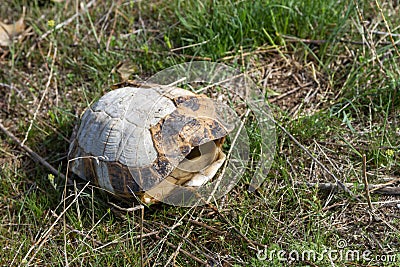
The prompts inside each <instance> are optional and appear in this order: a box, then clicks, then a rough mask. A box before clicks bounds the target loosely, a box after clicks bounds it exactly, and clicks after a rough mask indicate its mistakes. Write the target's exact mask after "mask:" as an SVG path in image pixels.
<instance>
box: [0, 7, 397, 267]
mask: <svg viewBox="0 0 400 267" xmlns="http://www.w3.org/2000/svg"><path fill="white" fill-rule="evenodd" d="M3 2H4V3H5V4H2V5H1V7H0V21H1V22H3V23H4V24H0V44H1V43H2V42H3V43H4V42H6V44H5V45H2V46H0V122H1V124H2V125H3V127H4V129H5V130H7V131H8V132H9V134H7V133H6V132H5V131H4V130H3V131H1V132H0V141H1V143H0V144H1V145H0V166H1V167H0V168H1V169H0V170H1V171H0V187H1V188H2V190H0V218H1V224H0V243H1V244H2V246H1V248H0V265H1V266H14V265H29V266H30V265H38V266H60V265H64V266H67V265H68V266H77V265H85V266H88V265H90V266H98V265H100V266H110V265H113V266H203V265H207V266H278V265H281V266H282V265H283V266H399V265H400V251H399V250H398V247H399V245H400V244H399V241H398V240H399V237H400V233H399V226H400V225H399V218H400V216H399V208H400V199H399V195H400V189H399V182H400V164H399V151H400V141H399V140H400V125H399V119H400V115H399V111H400V97H399V96H400V94H399V92H398V88H399V85H400V68H399V67H400V65H399V63H398V62H399V58H400V53H399V46H398V40H399V37H400V34H399V33H398V25H399V22H400V20H399V18H398V16H396V14H397V13H398V12H399V8H400V7H399V6H398V4H397V1H374V2H368V1H367V2H363V1H334V0H328V1H317V0H316V1H289V0H285V1H266V0H259V1H247V0H246V1H226V0H219V1H198V0H190V1H178V0H176V1H156V0H155V1H153V0H152V1H122V0H120V1H96V0H92V1H78V0H77V1H71V0H65V1H50V0H49V1H46V0H43V1H39V0H35V1H25V0H19V1H7V0H6V1H3ZM21 16H23V17H24V23H25V24H24V25H25V27H23V28H22V29H21V30H19V29H15V30H16V32H15V35H16V36H14V38H13V39H12V41H10V39H9V36H8V34H6V35H4V34H3V35H2V34H1V33H2V32H3V33H4V28H5V27H4V25H11V24H13V23H14V22H16V21H17V20H18V19H19V18H20V17H21ZM1 25H3V26H1ZM194 60H203V61H210V62H218V63H224V64H226V65H228V66H231V67H234V68H237V69H239V70H240V71H241V72H243V73H246V74H247V75H249V76H250V77H251V78H252V80H253V81H254V82H255V83H256V84H257V85H258V86H259V88H260V92H263V93H264V95H265V97H266V100H267V101H268V103H269V107H270V109H271V112H272V114H273V116H274V120H275V121H276V124H275V130H276V140H277V143H276V147H275V149H276V153H275V155H274V160H273V162H272V166H271V169H270V171H269V172H268V173H267V174H265V177H264V178H265V181H264V183H263V184H262V186H261V187H260V188H258V189H257V190H256V191H255V192H250V191H248V190H247V189H248V185H249V180H250V177H251V175H252V171H251V170H249V171H247V172H246V174H245V175H244V177H243V178H242V179H241V180H240V181H239V182H238V184H237V185H236V186H235V187H234V188H233V190H232V191H230V192H229V193H228V194H226V195H225V196H224V197H223V198H221V199H219V200H217V201H215V202H212V203H211V204H209V205H205V206H200V207H191V208H183V207H175V206H171V205H166V204H159V205H152V206H149V207H145V209H144V210H143V211H144V213H143V214H142V210H141V209H134V208H131V204H130V203H129V204H127V203H126V202H122V201H121V200H119V199H116V198H114V197H112V196H109V195H107V194H104V193H103V192H102V190H101V189H98V188H96V187H95V186H93V185H92V184H87V183H86V182H85V181H82V180H80V179H77V178H74V177H71V174H70V173H68V172H67V164H68V159H67V153H68V148H69V143H70V137H71V135H72V133H73V129H74V127H75V125H77V124H79V118H80V115H81V114H82V112H83V111H84V109H85V108H86V107H88V106H89V105H90V104H91V103H93V102H94V101H96V100H97V99H98V98H99V97H101V96H102V95H103V94H104V93H106V92H107V91H109V90H112V89H111V86H112V85H113V84H116V83H119V82H121V81H123V80H124V79H127V78H129V79H133V80H137V81H140V80H146V79H147V78H148V77H150V76H151V75H153V74H155V73H157V72H158V71H161V70H163V69H165V68H167V67H169V66H173V65H175V64H179V63H183V62H190V61H194ZM246 127H249V128H248V130H249V131H248V132H249V133H254V134H250V141H251V148H252V149H253V150H252V151H253V153H252V154H251V156H252V157H253V159H254V161H257V159H260V157H261V155H259V154H257V153H259V151H260V149H259V145H260V143H261V142H262V140H260V139H259V137H258V136H257V133H258V132H257V129H254V128H252V127H254V125H253V126H252V125H247V126H246ZM10 134H13V135H15V136H16V137H17V138H18V139H19V140H20V144H18V143H17V142H15V141H14V140H13V139H12V138H11V137H10ZM21 143H23V144H24V145H26V147H29V148H30V149H31V150H32V151H34V152H36V153H37V154H38V155H39V156H41V157H42V158H43V159H44V160H46V161H47V162H48V163H49V164H50V165H52V166H53V167H54V168H55V169H56V170H58V172H59V173H60V175H59V176H58V175H54V174H52V173H51V171H50V170H49V168H47V167H45V166H44V165H43V164H42V163H39V162H37V161H35V159H33V158H32V156H30V155H29V154H27V153H26V150H24V149H23V148H22V147H21ZM261 158H262V157H261ZM63 175H64V176H65V175H66V176H67V178H68V182H67V183H66V182H65V181H66V180H64V179H62V177H64V176H63ZM365 183H368V184H369V185H370V190H368V191H370V192H369V194H370V197H368V196H367V191H366V190H365ZM322 185H326V186H327V187H329V188H328V190H326V188H325V189H324V188H323V187H322ZM340 185H343V187H341V186H340ZM383 187H384V189H382V188H383ZM332 188H333V189H334V190H329V189H332ZM136 205H137V203H136Z"/></svg>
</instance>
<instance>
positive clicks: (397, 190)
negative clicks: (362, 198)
mask: <svg viewBox="0 0 400 267" xmlns="http://www.w3.org/2000/svg"><path fill="white" fill-rule="evenodd" d="M304 185H305V186H307V187H309V188H311V187H317V188H318V190H320V191H324V192H330V191H337V190H339V189H341V187H340V186H338V184H336V183H304V182H297V183H295V186H296V187H303V186H304ZM344 185H345V186H346V187H347V188H356V186H355V185H354V184H352V183H345V184H344ZM360 189H361V188H360ZM364 190H365V188H364ZM368 191H369V192H370V193H373V194H380V195H392V196H396V195H397V196H398V195H400V187H395V186H387V185H386V184H368Z"/></svg>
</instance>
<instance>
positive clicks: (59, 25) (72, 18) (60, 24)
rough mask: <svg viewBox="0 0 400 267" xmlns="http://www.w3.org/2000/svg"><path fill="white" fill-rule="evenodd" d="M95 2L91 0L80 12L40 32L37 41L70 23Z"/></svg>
mask: <svg viewBox="0 0 400 267" xmlns="http://www.w3.org/2000/svg"><path fill="white" fill-rule="evenodd" d="M95 3H96V0H92V1H90V2H89V3H87V5H86V8H85V9H83V10H82V11H81V12H80V13H75V14H74V15H73V16H71V17H70V18H69V19H67V20H65V21H63V22H61V23H59V24H57V25H56V26H55V27H54V28H53V29H51V30H48V31H47V32H45V33H44V34H42V36H40V37H39V40H38V41H41V40H43V39H44V38H46V37H47V36H48V35H49V34H51V33H52V32H54V31H56V30H58V29H61V28H63V27H64V26H66V25H68V24H70V23H71V22H73V21H74V19H75V18H76V17H78V16H80V15H81V14H83V13H84V12H86V10H87V9H88V8H90V7H92V6H93V5H94V4H95Z"/></svg>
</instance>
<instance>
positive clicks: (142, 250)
mask: <svg viewBox="0 0 400 267" xmlns="http://www.w3.org/2000/svg"><path fill="white" fill-rule="evenodd" d="M140 206H141V211H142V212H141V217H140V266H141V267H143V266H144V265H143V264H144V256H143V255H144V246H143V221H144V206H143V205H140Z"/></svg>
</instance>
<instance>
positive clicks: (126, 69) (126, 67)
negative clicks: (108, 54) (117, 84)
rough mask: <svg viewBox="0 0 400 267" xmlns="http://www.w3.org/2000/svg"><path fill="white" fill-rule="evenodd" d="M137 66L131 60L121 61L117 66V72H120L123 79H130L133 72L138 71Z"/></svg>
mask: <svg viewBox="0 0 400 267" xmlns="http://www.w3.org/2000/svg"><path fill="white" fill-rule="evenodd" d="M137 71H138V70H137V67H136V65H134V64H132V63H130V62H127V61H125V62H121V63H119V64H118V66H117V72H118V73H119V75H120V76H121V79H122V80H123V81H127V80H129V77H130V76H131V75H132V74H133V73H136V72H137Z"/></svg>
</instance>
